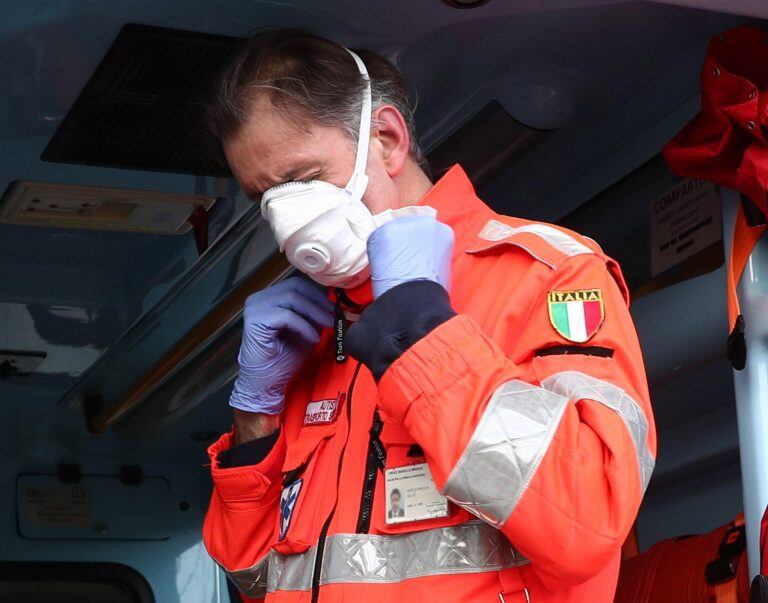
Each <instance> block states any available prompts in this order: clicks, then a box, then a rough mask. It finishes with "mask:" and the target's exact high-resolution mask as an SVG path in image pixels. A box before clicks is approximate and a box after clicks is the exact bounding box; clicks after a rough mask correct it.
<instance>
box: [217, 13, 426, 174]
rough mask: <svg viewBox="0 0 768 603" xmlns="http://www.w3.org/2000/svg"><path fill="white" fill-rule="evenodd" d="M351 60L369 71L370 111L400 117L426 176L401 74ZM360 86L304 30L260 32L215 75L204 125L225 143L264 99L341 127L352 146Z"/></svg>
mask: <svg viewBox="0 0 768 603" xmlns="http://www.w3.org/2000/svg"><path fill="white" fill-rule="evenodd" d="M354 52H355V53H356V54H357V55H358V56H359V57H360V58H361V59H362V61H363V63H364V64H365V67H366V69H367V70H368V75H369V77H370V80H371V97H372V105H373V107H374V108H375V107H377V106H378V105H381V104H389V105H392V106H394V107H395V108H397V110H398V111H400V113H401V114H402V115H403V118H404V119H405V122H406V124H407V126H408V133H409V135H410V138H411V148H410V154H411V156H412V157H413V159H415V160H416V161H417V162H418V163H419V165H421V166H422V167H424V168H426V162H425V160H424V157H423V155H422V152H421V149H420V148H419V144H418V141H417V138H416V128H415V124H414V118H413V107H412V106H411V104H410V102H409V99H408V92H407V89H406V86H405V82H404V79H403V74H402V73H401V72H400V70H399V69H398V68H397V67H395V66H394V65H393V64H392V63H391V62H390V61H388V60H387V59H385V58H384V57H382V56H380V55H378V54H376V53H373V52H370V51H367V50H355V51H354ZM364 86H365V84H364V80H363V78H362V77H360V72H359V71H358V68H357V65H355V62H354V60H353V59H352V57H351V56H350V54H349V53H348V52H347V51H346V49H345V48H344V47H343V46H341V45H339V44H336V43H335V42H332V41H331V40H327V39H325V38H322V37H320V36H317V35H315V34H312V33H310V32H308V31H305V30H302V29H294V28H290V29H266V30H260V31H258V32H257V33H256V34H255V35H253V36H252V37H251V38H249V39H248V40H247V42H246V43H245V44H244V45H243V46H242V48H241V49H240V50H239V51H238V52H236V53H235V54H234V56H233V57H232V59H231V60H230V61H229V62H228V63H227V65H226V66H225V67H224V69H222V71H221V72H220V73H219V75H218V77H217V79H216V82H215V86H214V89H213V92H212V96H211V98H210V100H209V101H208V102H207V103H206V111H205V113H206V116H205V118H206V123H207V126H208V129H209V130H210V133H211V134H212V135H213V136H214V137H215V138H216V139H217V140H218V141H219V142H224V141H226V140H227V139H228V138H229V137H231V136H233V135H234V134H236V133H237V132H238V131H239V130H240V128H241V127H242V126H243V125H244V124H245V123H246V122H247V121H248V120H249V119H250V118H251V111H252V110H253V104H254V101H255V100H256V98H257V97H258V96H259V95H260V94H264V95H266V97H267V98H268V100H269V101H270V103H271V105H272V106H273V107H275V108H276V109H277V110H278V111H283V112H285V113H287V114H289V115H291V116H298V117H300V118H307V117H309V118H310V119H312V120H314V121H316V122H318V123H321V124H324V125H328V126H334V127H340V128H342V129H344V130H345V131H346V132H347V133H348V134H349V136H350V139H351V140H356V139H357V135H358V130H359V127H360V110H361V107H362V98H363V90H364Z"/></svg>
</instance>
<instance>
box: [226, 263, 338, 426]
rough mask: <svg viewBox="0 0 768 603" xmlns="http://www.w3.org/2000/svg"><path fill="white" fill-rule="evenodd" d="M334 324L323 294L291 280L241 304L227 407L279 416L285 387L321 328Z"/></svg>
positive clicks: (306, 282) (305, 282) (302, 280)
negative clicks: (240, 326)
mask: <svg viewBox="0 0 768 603" xmlns="http://www.w3.org/2000/svg"><path fill="white" fill-rule="evenodd" d="M331 326H333V304H332V303H331V302H330V300H328V299H327V298H326V297H325V294H324V292H323V290H322V289H321V288H320V287H318V286H317V285H315V284H313V283H312V282H310V281H309V280H307V279H306V278H303V277H298V276H295V277H292V278H289V279H286V280H285V281H282V282H280V283H278V284H276V285H273V286H272V287H269V288H267V289H264V290H263V291H259V292H258V293H254V294H253V295H251V296H250V297H249V298H248V299H247V300H246V301H245V310H244V313H243V340H242V343H241V345H240V354H239V355H238V358H237V361H238V363H239V364H240V371H239V373H238V376H237V379H236V380H235V386H234V387H233V388H232V394H231V395H230V397H229V405H230V406H232V407H234V408H238V409H240V410H245V411H248V412H259V413H267V414H277V413H280V412H282V410H283V405H284V401H285V388H286V386H287V385H288V382H289V381H290V380H291V377H292V376H293V374H294V373H295V372H296V370H297V369H298V368H299V367H300V366H301V364H302V362H303V361H304V359H305V358H306V357H307V354H308V353H309V351H310V349H311V348H312V346H313V345H314V344H316V343H317V342H318V341H319V340H320V331H321V329H322V328H323V327H331Z"/></svg>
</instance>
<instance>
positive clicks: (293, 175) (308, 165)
mask: <svg viewBox="0 0 768 603" xmlns="http://www.w3.org/2000/svg"><path fill="white" fill-rule="evenodd" d="M316 165H317V164H316V162H314V161H307V162H305V163H301V164H299V165H297V166H294V167H293V168H291V169H290V170H288V171H287V172H283V174H282V175H281V176H280V183H283V182H292V181H293V180H296V179H297V178H298V177H299V176H300V175H301V174H304V173H306V172H308V171H309V170H310V169H313V168H314V167H316Z"/></svg>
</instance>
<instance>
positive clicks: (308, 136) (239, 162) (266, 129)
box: [224, 101, 348, 193]
mask: <svg viewBox="0 0 768 603" xmlns="http://www.w3.org/2000/svg"><path fill="white" fill-rule="evenodd" d="M251 115H252V117H251V119H250V120H249V121H248V122H246V123H245V124H243V126H242V127H241V128H240V130H239V131H238V132H236V133H235V134H234V135H233V136H231V137H230V138H229V139H228V140H226V141H224V152H225V153H226V156H227V161H228V163H229V166H230V168H231V169H232V172H233V174H234V176H235V178H236V179H237V181H238V182H239V183H240V186H241V187H242V188H243V190H244V191H246V193H248V192H251V193H253V192H257V191H262V192H263V191H264V190H265V189H266V188H269V186H273V185H274V184H278V183H279V182H283V181H286V180H291V179H295V178H298V177H301V176H302V175H303V174H302V173H301V172H302V171H305V170H308V169H312V168H314V167H320V164H325V163H328V162H332V161H333V160H334V159H335V155H337V154H339V153H344V151H345V150H346V149H345V148H344V147H348V142H347V137H346V134H345V132H343V131H342V130H341V129H340V128H334V127H331V126H326V125H323V124H319V123H316V122H313V121H311V120H310V119H308V118H306V119H302V118H300V117H298V116H291V115H288V114H285V113H282V112H280V111H276V110H275V109H274V108H273V107H272V106H271V105H270V104H269V103H268V102H266V101H257V102H256V103H255V104H254V108H253V111H252V112H251Z"/></svg>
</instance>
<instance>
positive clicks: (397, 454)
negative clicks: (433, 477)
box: [371, 422, 472, 534]
mask: <svg viewBox="0 0 768 603" xmlns="http://www.w3.org/2000/svg"><path fill="white" fill-rule="evenodd" d="M380 439H381V443H382V445H383V447H384V450H385V451H386V463H385V469H384V471H383V472H382V475H380V479H379V480H378V482H377V484H376V490H375V492H374V500H373V508H372V515H371V532H372V533H375V534H407V533H411V532H419V531H422V530H430V529H433V528H442V527H447V526H454V525H460V524H463V523H466V522H467V521H469V520H470V519H472V515H470V513H468V512H467V511H465V510H464V509H462V508H461V507H459V506H457V505H454V504H453V503H452V502H450V501H448V515H447V516H446V517H435V518H432V519H422V520H418V521H403V522H401V523H387V501H388V492H387V488H386V478H385V475H386V471H387V470H388V469H393V468H397V467H406V466H408V465H418V464H421V463H426V462H427V459H426V457H425V455H424V451H423V450H422V448H421V447H420V446H419V445H418V444H417V443H416V442H414V440H413V438H412V437H411V435H410V434H409V433H408V431H407V430H406V429H405V427H403V426H402V425H400V424H398V423H390V422H385V423H384V426H383V428H382V431H381V436H380Z"/></svg>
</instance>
